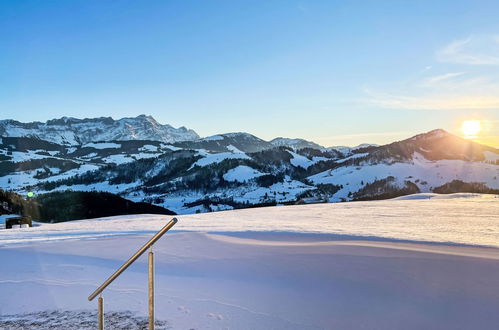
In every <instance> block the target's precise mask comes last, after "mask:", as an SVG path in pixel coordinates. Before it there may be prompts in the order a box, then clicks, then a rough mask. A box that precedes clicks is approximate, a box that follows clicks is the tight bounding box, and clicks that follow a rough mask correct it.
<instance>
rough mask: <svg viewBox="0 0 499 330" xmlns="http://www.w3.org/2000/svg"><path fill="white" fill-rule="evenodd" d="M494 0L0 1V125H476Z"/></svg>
mask: <svg viewBox="0 0 499 330" xmlns="http://www.w3.org/2000/svg"><path fill="white" fill-rule="evenodd" d="M498 15H499V2H498V1H479V0H473V1H460V0H452V1H446V0H440V1H434V0H433V1H425V0H420V1H402V0H400V1H390V0H384V1H360V0H357V1H356V0H352V1H333V0H329V1H293V0H285V1H237V0H232V1H166V0H162V1H147V0H144V1H127V0H122V1H104V0H80V1H79V0H73V1H66V0H64V1H63V0H47V1H24V0H11V1H6V0H0V119H16V120H19V121H23V122H28V121H46V120H48V119H52V118H59V117H62V116H71V117H76V118H90V117H100V116H111V117H113V118H115V119H118V118H122V117H129V116H137V115H140V114H147V115H152V116H153V117H154V118H155V119H156V120H158V121H159V122H160V123H163V124H170V125H172V126H174V127H178V126H186V127H188V128H192V129H194V130H195V131H196V132H197V133H198V134H199V135H201V136H209V135H213V134H217V133H226V132H237V131H243V132H248V133H251V134H254V135H256V136H258V137H261V138H263V139H267V140H269V139H272V138H274V137H278V136H284V137H291V138H295V137H300V138H305V139H309V140H313V141H315V142H317V143H320V144H322V145H325V146H333V145H357V144H360V143H366V142H367V143H378V144H383V143H388V142H392V141H395V140H400V139H403V138H407V137H410V136H412V135H415V134H417V133H421V132H425V131H430V130H432V129H436V128H443V129H446V130H448V131H450V132H452V133H455V134H458V135H463V133H462V132H461V130H460V127H461V124H462V122H463V121H466V120H479V121H480V123H481V126H482V130H481V132H479V133H478V134H477V137H476V140H477V141H479V142H483V143H487V144H490V145H494V146H498V147H499V19H497V17H498Z"/></svg>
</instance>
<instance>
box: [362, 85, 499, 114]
mask: <svg viewBox="0 0 499 330" xmlns="http://www.w3.org/2000/svg"><path fill="white" fill-rule="evenodd" d="M368 95H369V98H368V99H367V100H366V102H367V103H369V104H371V105H373V106H377V107H382V108H388V109H400V110H474V109H483V110H486V109H497V108H499V96H483V95H468V96H466V95H464V96H463V95H461V96H460V95H445V96H431V95H430V96H425V95H422V96H410V95H396V94H389V93H384V92H376V91H373V90H369V91H368Z"/></svg>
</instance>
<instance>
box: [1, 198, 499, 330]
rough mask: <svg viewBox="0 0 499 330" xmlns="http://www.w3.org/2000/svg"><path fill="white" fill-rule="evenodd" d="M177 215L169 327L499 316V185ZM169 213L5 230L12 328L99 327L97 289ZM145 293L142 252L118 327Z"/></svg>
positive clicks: (118, 307) (160, 267)
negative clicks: (494, 191) (494, 189)
mask: <svg viewBox="0 0 499 330" xmlns="http://www.w3.org/2000/svg"><path fill="white" fill-rule="evenodd" d="M178 218H179V223H178V224H177V225H176V226H175V227H174V228H173V229H172V231H171V232H169V233H167V234H166V236H165V237H163V238H162V239H161V240H160V241H159V242H158V243H157V244H156V245H155V248H154V250H155V254H156V315H157V317H158V319H159V320H160V321H161V322H162V323H161V324H160V326H161V327H163V328H165V327H171V328H173V329H421V328H428V329H494V328H495V327H496V326H497V324H499V314H498V313H497V310H498V308H499V250H498V249H497V248H498V247H499V198H496V196H494V195H474V194H455V195H449V196H445V198H443V197H442V196H438V195H435V194H424V195H413V196H409V197H406V198H403V199H399V200H390V201H376V202H355V203H340V204H315V205H302V206H286V207H270V208H259V209H246V210H237V211H224V212H217V213H206V214H196V215H182V216H179V217H178ZM168 220H169V218H166V217H164V216H154V215H137V216H122V217H112V218H101V219H94V220H84V221H77V222H67V223H60V224H42V225H40V226H38V227H33V228H29V229H24V230H22V229H16V230H1V231H0V258H1V260H2V267H1V268H0V329H3V328H5V329H31V328H33V329H35V328H39V327H37V326H36V325H35V326H33V324H36V322H38V323H40V322H41V321H40V320H42V321H43V320H45V321H46V322H49V321H50V322H53V323H51V324H52V325H53V328H58V329H67V328H68V326H70V327H71V328H73V329H77V328H83V329H85V328H91V326H92V323H91V322H92V319H93V316H94V314H93V313H94V312H95V308H96V302H95V301H93V302H88V301H87V296H88V295H89V294H90V293H91V292H92V291H93V290H94V289H95V288H96V287H97V286H98V285H99V284H100V283H101V282H103V281H104V280H105V279H106V278H107V277H108V276H109V275H110V274H111V273H112V272H113V271H114V270H115V269H117V268H118V267H119V266H120V265H121V263H122V262H123V261H124V260H126V259H127V258H128V257H129V256H130V255H131V254H132V253H133V252H135V250H137V249H138V248H139V247H140V246H141V245H142V244H143V243H144V242H145V241H146V240H147V239H148V238H149V237H150V236H151V235H152V234H153V233H154V232H156V231H157V230H159V229H160V228H161V227H162V226H163V225H164V224H165V223H166V221H168ZM430 242H432V243H430ZM433 243H440V244H433ZM485 246H490V247H485ZM146 294H147V265H146V258H145V257H143V258H141V259H139V260H138V261H137V263H136V264H134V265H132V266H131V267H130V268H129V269H128V270H127V271H126V272H125V273H124V274H123V275H122V276H121V277H120V278H119V279H118V280H116V281H115V282H114V283H113V284H112V285H111V286H110V287H109V288H108V289H107V290H106V291H105V293H104V299H105V310H106V312H108V313H109V314H108V316H113V317H112V318H111V319H109V320H108V321H107V322H108V325H112V326H113V327H115V328H124V327H125V325H126V324H133V325H130V328H134V327H135V328H136V327H140V326H141V325H142V324H143V323H144V319H143V318H141V317H143V316H145V315H146V313H147V298H146ZM111 313H112V314H111ZM60 319H63V320H67V322H66V324H61V323H60V322H59V321H57V320H60ZM78 320H81V322H80V323H78V322H79V321H78ZM45 321H44V322H45ZM71 322H73V323H71ZM74 322H76V323H74ZM15 324H17V325H15ZM158 328H159V327H158Z"/></svg>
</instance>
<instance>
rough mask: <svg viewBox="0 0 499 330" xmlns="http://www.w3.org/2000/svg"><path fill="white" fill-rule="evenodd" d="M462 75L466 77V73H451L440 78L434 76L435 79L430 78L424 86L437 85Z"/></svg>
mask: <svg viewBox="0 0 499 330" xmlns="http://www.w3.org/2000/svg"><path fill="white" fill-rule="evenodd" d="M462 75H464V72H450V73H446V74H441V75H438V76H433V77H429V78H427V79H425V81H424V84H425V85H428V86H430V85H435V84H436V83H439V82H441V81H444V80H449V79H452V78H456V77H460V76H462Z"/></svg>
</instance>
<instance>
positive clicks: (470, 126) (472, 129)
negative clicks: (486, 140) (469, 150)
mask: <svg viewBox="0 0 499 330" xmlns="http://www.w3.org/2000/svg"><path fill="white" fill-rule="evenodd" d="M481 129H482V125H481V124H480V121H479V120H466V121H464V122H463V124H462V125H461V130H462V131H463V133H464V135H465V137H475V136H477V135H478V133H480V130H481Z"/></svg>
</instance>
